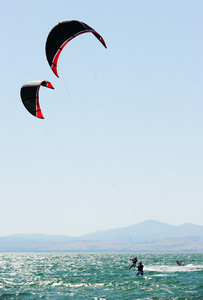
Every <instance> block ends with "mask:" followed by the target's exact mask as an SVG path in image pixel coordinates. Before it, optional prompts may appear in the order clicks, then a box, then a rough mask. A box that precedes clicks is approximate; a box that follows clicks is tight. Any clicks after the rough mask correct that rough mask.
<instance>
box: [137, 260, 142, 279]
mask: <svg viewBox="0 0 203 300" xmlns="http://www.w3.org/2000/svg"><path fill="white" fill-rule="evenodd" d="M143 268H144V265H143V264H142V262H139V265H138V267H137V270H138V271H137V274H136V276H137V275H139V274H140V275H142V276H143V274H144V272H143Z"/></svg>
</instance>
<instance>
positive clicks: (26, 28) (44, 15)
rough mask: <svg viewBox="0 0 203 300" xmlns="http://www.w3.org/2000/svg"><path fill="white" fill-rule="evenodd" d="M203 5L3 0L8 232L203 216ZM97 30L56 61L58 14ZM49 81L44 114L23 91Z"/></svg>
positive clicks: (70, 230) (3, 224) (82, 230)
mask: <svg viewBox="0 0 203 300" xmlns="http://www.w3.org/2000/svg"><path fill="white" fill-rule="evenodd" d="M202 15H203V2H202V1H201V0H199V1H198V0H193V1H191V0H190V1H189V0H179V1H177V0H165V1H162V0H153V1H151V0H145V1H143V0H126V1H120V0H116V1H114V0H110V1H109V0H103V1H98V0H96V1H95V0H86V1H82V0H77V1H69V0H61V1H60V2H59V3H58V4H57V5H56V1H50V0H49V1H47V0H43V1H39V0H36V1H34V2H32V1H24V0H19V1H11V0H7V1H4V2H3V3H2V5H1V18H0V32H1V48H0V56H1V75H0V82H1V83H0V85H1V112H0V134H1V148H0V153H1V155H0V157H1V159H0V182H1V185H0V201H1V209H0V236H5V235H10V234H18V233H21V234H22V233H25V234H26V233H44V234H63V235H70V236H80V235H83V234H86V233H89V232H92V231H96V230H105V229H110V228H117V227H125V226H130V225H133V224H137V223H140V222H143V221H145V220H158V221H161V222H164V223H169V224H173V225H181V224H184V223H194V224H197V225H203V218H202V211H203V201H202V200H203V184H202V183H203V159H202V154H203V39H202V33H203V19H202ZM71 19H72V20H79V21H82V22H84V23H86V24H88V25H89V26H91V27H92V28H94V29H95V30H96V31H97V32H98V33H99V34H100V35H101V36H102V37H103V38H104V40H105V42H106V45H107V49H105V48H104V47H103V46H102V44H101V43H99V42H98V40H97V39H96V38H95V37H94V36H93V35H92V34H90V33H86V34H83V35H80V36H78V37H77V38H75V39H73V40H72V41H71V42H70V43H69V44H67V45H66V47H65V48H64V49H63V51H62V53H61V56H60V58H59V61H58V74H59V78H57V77H56V76H55V75H54V73H53V72H52V70H51V69H50V67H49V64H48V62H47V60H46V55H45V43H46V39H47V36H48V34H49V32H50V30H51V29H52V28H53V27H54V26H55V25H56V24H57V22H59V21H63V20H71ZM31 80H48V81H50V82H51V83H52V85H53V86H54V88H55V89H54V90H51V89H47V88H44V87H41V88H40V92H39V97H40V106H41V110H42V113H43V115H44V117H45V119H44V120H40V119H38V118H35V117H34V116H32V115H31V114H29V112H28V111H27V110H26V109H25V108H24V106H23V104H22V101H21V98H20V89H21V87H22V85H23V84H24V83H26V82H28V81H31Z"/></svg>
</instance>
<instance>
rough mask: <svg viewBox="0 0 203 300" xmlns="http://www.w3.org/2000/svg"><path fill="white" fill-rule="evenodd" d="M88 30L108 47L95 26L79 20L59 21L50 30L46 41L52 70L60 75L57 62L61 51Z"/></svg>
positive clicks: (47, 54)
mask: <svg viewBox="0 0 203 300" xmlns="http://www.w3.org/2000/svg"><path fill="white" fill-rule="evenodd" d="M86 32H92V33H93V34H94V36H95V37H96V38H97V39H98V40H99V41H100V42H101V43H102V45H103V46H104V47H105V48H107V47H106V44H105V41H104V39H103V38H102V37H101V36H100V35H99V34H98V33H97V32H96V31H95V30H94V29H93V28H91V27H90V26H88V25H87V24H85V23H82V22H79V21H75V20H69V21H68V20H66V21H62V22H59V23H58V24H57V25H56V26H54V27H53V29H52V30H51V31H50V33H49V35H48V37H47V41H46V56H47V60H48V63H49V65H50V67H51V69H52V71H53V72H54V74H55V75H56V76H57V77H59V76H58V72H57V62H58V58H59V55H60V54H61V51H62V50H63V48H64V47H65V45H66V44H67V43H68V42H69V41H70V40H72V39H73V38H74V37H76V36H78V35H80V34H82V33H86Z"/></svg>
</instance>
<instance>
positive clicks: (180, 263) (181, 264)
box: [176, 259, 185, 266]
mask: <svg viewBox="0 0 203 300" xmlns="http://www.w3.org/2000/svg"><path fill="white" fill-rule="evenodd" d="M176 263H177V265H178V266H184V265H185V264H183V259H181V260H180V261H179V260H177V261H176Z"/></svg>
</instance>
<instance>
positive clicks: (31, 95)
mask: <svg viewBox="0 0 203 300" xmlns="http://www.w3.org/2000/svg"><path fill="white" fill-rule="evenodd" d="M41 85H42V86H45V87H48V88H50V89H54V87H53V86H52V84H51V83H50V82H49V81H46V80H36V81H29V82H27V83H25V84H24V85H23V86H22V88H21V90H20V95H21V99H22V102H23V104H24V106H25V108H26V109H27V110H28V111H29V112H30V113H31V114H32V115H33V116H35V117H37V118H40V119H44V117H43V115H42V112H41V108H40V105H39V88H40V86H41Z"/></svg>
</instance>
